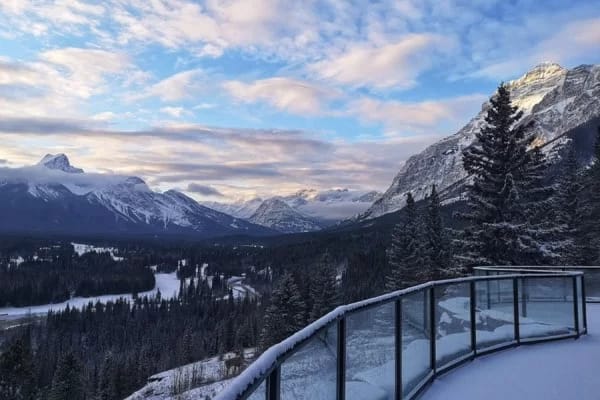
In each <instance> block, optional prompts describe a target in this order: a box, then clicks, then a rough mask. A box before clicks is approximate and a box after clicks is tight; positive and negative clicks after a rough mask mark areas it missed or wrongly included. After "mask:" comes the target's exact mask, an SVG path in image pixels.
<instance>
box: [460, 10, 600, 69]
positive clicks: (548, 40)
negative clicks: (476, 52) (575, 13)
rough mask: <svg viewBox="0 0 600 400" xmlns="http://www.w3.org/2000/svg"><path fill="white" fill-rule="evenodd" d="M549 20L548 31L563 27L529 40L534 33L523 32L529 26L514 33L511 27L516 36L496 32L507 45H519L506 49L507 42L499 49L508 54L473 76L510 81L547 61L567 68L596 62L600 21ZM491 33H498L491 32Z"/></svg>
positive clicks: (494, 60) (483, 65)
mask: <svg viewBox="0 0 600 400" xmlns="http://www.w3.org/2000/svg"><path fill="white" fill-rule="evenodd" d="M549 19H550V20H549V21H545V24H544V25H543V27H544V28H548V27H550V26H554V25H557V26H561V28H560V29H558V30H555V29H552V30H551V31H550V32H542V33H539V34H538V35H537V37H534V38H532V37H529V36H531V35H532V34H531V33H530V32H528V31H523V29H526V28H529V26H526V27H525V28H522V27H515V29H514V32H513V29H512V28H511V29H510V31H511V32H512V35H514V36H515V37H510V36H507V34H502V33H496V34H497V35H499V36H500V37H501V38H502V39H503V40H504V41H505V42H508V43H513V44H514V43H516V45H515V46H511V47H509V48H505V45H506V43H501V44H499V45H498V46H499V48H500V49H502V50H504V52H503V53H502V54H500V55H499V56H496V57H490V59H491V60H492V61H491V62H486V63H484V64H482V65H481V66H480V68H478V69H476V70H475V71H474V72H472V73H471V75H472V76H475V77H485V78H491V79H496V80H501V79H504V80H506V79H507V78H510V77H514V76H517V75H519V74H522V73H523V72H524V71H527V70H529V69H531V67H533V66H534V65H537V64H539V63H541V62H545V61H551V62H557V63H561V64H563V65H566V66H570V65H575V64H577V63H589V62H593V61H594V60H593V59H590V54H596V53H598V52H599V51H600V18H582V19H578V20H576V21H573V20H570V21H562V19H559V18H558V17H554V18H549ZM552 19H559V21H560V22H559V21H557V22H556V23H553V22H552ZM530 24H531V25H534V26H533V27H531V31H535V30H536V29H540V28H539V27H536V26H535V24H533V23H530ZM491 34H494V32H490V35H491ZM525 46H526V47H525Z"/></svg>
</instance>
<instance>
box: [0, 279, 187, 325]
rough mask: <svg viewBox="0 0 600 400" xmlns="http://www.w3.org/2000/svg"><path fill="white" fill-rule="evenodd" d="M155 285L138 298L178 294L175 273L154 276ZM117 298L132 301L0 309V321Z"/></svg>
mask: <svg viewBox="0 0 600 400" xmlns="http://www.w3.org/2000/svg"><path fill="white" fill-rule="evenodd" d="M154 277H155V278H156V285H155V286H154V289H152V290H149V291H147V292H141V293H139V296H142V297H143V296H154V295H155V294H156V293H157V291H158V290H160V293H161V296H162V298H165V299H166V298H172V297H176V296H177V293H178V292H179V280H178V279H177V273H176V272H172V273H170V274H156V275H154ZM119 298H125V299H127V300H131V299H132V295H131V293H123V294H110V295H104V296H96V297H73V298H72V299H69V300H67V301H64V302H62V303H56V304H43V305H39V306H31V307H4V308H0V319H14V318H19V317H23V316H26V315H29V314H34V315H35V314H46V313H47V312H48V311H50V310H54V311H59V310H64V309H65V308H67V305H68V306H69V307H75V308H83V307H85V306H87V305H88V304H89V303H90V302H92V303H96V302H98V301H100V302H102V303H106V302H109V301H115V300H117V299H119Z"/></svg>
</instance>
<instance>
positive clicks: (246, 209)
mask: <svg viewBox="0 0 600 400" xmlns="http://www.w3.org/2000/svg"><path fill="white" fill-rule="evenodd" d="M379 196H381V193H379V192H376V191H371V192H366V191H360V190H349V189H331V190H323V191H318V190H315V189H305V190H300V191H298V192H296V193H294V194H292V195H288V196H277V198H278V199H279V200H281V201H283V202H284V203H286V204H287V205H288V206H290V207H291V208H292V209H293V210H295V211H297V212H299V213H300V214H302V215H304V216H306V217H310V218H311V219H313V220H315V221H317V222H318V223H319V224H320V225H327V224H332V223H334V222H337V221H341V220H344V219H347V218H350V217H352V216H355V215H357V214H359V213H361V212H363V211H365V210H366V209H367V208H369V206H371V204H373V202H374V201H375V200H376V199H377V198H378V197H379ZM263 202H264V201H263V200H262V199H261V198H258V197H257V198H254V199H252V200H249V201H236V202H234V203H218V202H207V203H204V204H205V205H206V206H207V207H210V208H214V209H215V210H219V211H221V212H224V213H226V214H230V215H233V216H235V217H238V218H244V219H249V218H250V217H251V216H252V215H253V214H254V213H255V212H256V211H257V210H258V208H259V207H260V205H261V204H263Z"/></svg>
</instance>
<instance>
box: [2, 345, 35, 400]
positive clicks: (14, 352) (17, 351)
mask: <svg viewBox="0 0 600 400" xmlns="http://www.w3.org/2000/svg"><path fill="white" fill-rule="evenodd" d="M33 398H34V390H33V364H32V359H31V352H30V350H29V344H28V343H27V342H26V341H25V340H23V339H19V340H17V341H16V342H15V343H13V344H12V345H11V346H10V347H9V348H8V350H7V351H6V352H4V353H2V354H1V355H0V399H13V400H29V399H33Z"/></svg>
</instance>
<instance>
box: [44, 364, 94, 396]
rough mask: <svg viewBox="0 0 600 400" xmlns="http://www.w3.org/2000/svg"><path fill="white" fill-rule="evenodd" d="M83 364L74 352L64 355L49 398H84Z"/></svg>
mask: <svg viewBox="0 0 600 400" xmlns="http://www.w3.org/2000/svg"><path fill="white" fill-rule="evenodd" d="M81 373H82V366H81V363H80V362H79V360H77V358H75V356H74V355H73V353H67V354H66V355H64V356H63V357H62V358H61V359H60V360H59V363H58V367H57V369H56V371H55V373H54V378H53V379H52V387H51V388H50V393H49V394H48V400H83V399H84V398H85V396H84V385H83V380H82V376H81Z"/></svg>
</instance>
